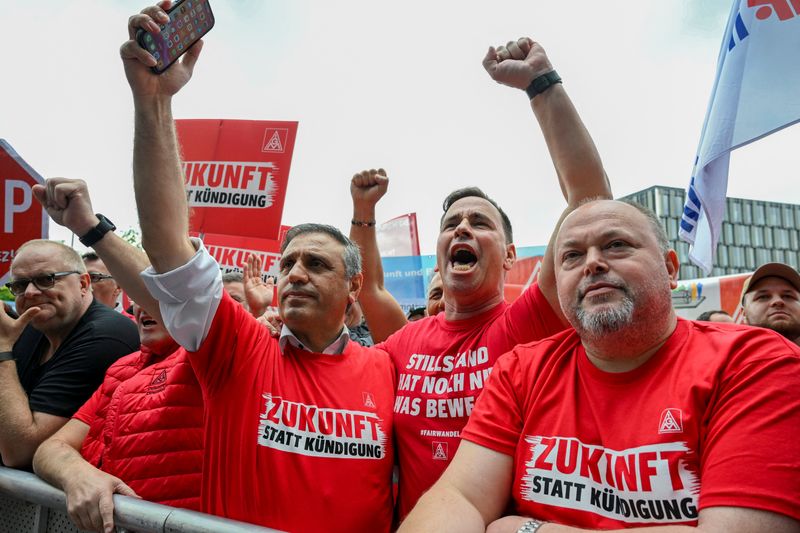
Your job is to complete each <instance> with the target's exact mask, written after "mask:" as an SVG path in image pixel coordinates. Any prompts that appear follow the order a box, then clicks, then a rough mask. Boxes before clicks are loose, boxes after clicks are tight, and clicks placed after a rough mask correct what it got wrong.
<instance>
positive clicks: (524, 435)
mask: <svg viewBox="0 0 800 533" xmlns="http://www.w3.org/2000/svg"><path fill="white" fill-rule="evenodd" d="M798 428H800V349H798V348H797V347H796V346H795V345H794V344H792V343H790V342H788V341H787V340H785V339H784V338H783V337H781V336H780V335H777V334H776V333H774V332H771V331H768V330H764V329H761V328H751V327H747V326H738V325H733V324H714V323H710V322H691V321H687V320H679V321H678V326H677V328H676V329H675V331H674V332H673V334H672V335H671V336H670V337H669V339H668V340H667V342H666V343H665V344H664V346H662V347H661V349H660V350H659V351H658V352H656V354H655V355H653V356H652V357H651V358H650V359H649V360H648V361H647V362H646V363H644V364H643V365H642V366H640V367H639V368H636V369H635V370H632V371H630V372H624V373H619V374H612V373H607V372H603V371H601V370H600V369H598V368H597V367H596V366H594V365H593V364H592V363H591V361H589V359H588V358H587V356H586V352H585V351H584V349H583V346H582V345H581V343H580V339H579V338H578V335H577V333H575V332H574V331H570V332H565V333H562V334H560V335H557V336H554V337H552V338H550V339H546V340H544V341H541V342H538V343H531V344H527V345H523V346H518V347H517V348H515V349H514V350H513V351H512V352H511V353H509V354H508V355H506V356H504V357H502V358H501V359H500V361H498V362H497V365H496V366H495V370H494V372H493V374H492V380H491V381H490V382H489V386H488V387H487V390H486V391H485V393H484V394H483V395H482V396H481V399H480V401H479V402H478V405H477V406H476V408H475V411H474V412H473V415H472V418H471V419H470V421H469V424H467V427H466V428H464V431H463V438H465V439H467V440H469V441H472V442H475V443H477V444H480V445H481V446H485V447H487V448H491V449H492V450H495V451H497V452H500V453H503V454H506V455H510V456H513V458H514V472H513V474H514V483H513V488H512V498H513V503H514V506H515V512H516V513H518V514H522V515H526V516H532V517H535V518H538V519H541V520H548V521H553V522H558V523H562V524H566V525H571V526H577V527H582V528H600V529H607V528H618V527H633V526H642V525H655V524H670V523H671V524H678V523H682V524H687V525H695V524H697V513H698V511H699V510H700V509H705V508H708V507H717V506H733V507H747V508H754V509H761V510H765V511H772V512H775V513H781V514H784V515H787V516H790V517H793V518H795V519H800V446H798V445H797V434H798Z"/></svg>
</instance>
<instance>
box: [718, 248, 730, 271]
mask: <svg viewBox="0 0 800 533" xmlns="http://www.w3.org/2000/svg"><path fill="white" fill-rule="evenodd" d="M716 264H717V265H719V266H722V267H726V266H728V265H729V263H728V247H727V246H725V245H721V246H717V260H716Z"/></svg>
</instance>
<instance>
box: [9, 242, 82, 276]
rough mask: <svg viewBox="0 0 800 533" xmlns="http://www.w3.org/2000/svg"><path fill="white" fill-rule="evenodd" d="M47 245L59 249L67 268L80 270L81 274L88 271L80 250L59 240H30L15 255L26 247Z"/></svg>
mask: <svg viewBox="0 0 800 533" xmlns="http://www.w3.org/2000/svg"><path fill="white" fill-rule="evenodd" d="M45 246H50V247H53V248H55V249H56V250H58V252H57V256H58V258H59V259H61V260H62V261H64V264H65V265H66V266H67V268H69V269H71V270H75V271H77V272H80V273H81V274H85V273H86V265H85V264H84V263H83V259H81V256H80V254H78V252H76V251H75V250H74V249H73V248H70V247H69V246H67V245H66V244H64V243H62V242H58V241H51V240H48V239H33V240H30V241H28V242H26V243H25V244H23V245H22V246H20V247H19V248H18V249H17V251H16V253H15V256H16V255H19V253H20V252H21V251H23V250H24V249H25V248H39V247H45ZM12 266H13V264H12Z"/></svg>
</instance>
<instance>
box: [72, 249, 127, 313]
mask: <svg viewBox="0 0 800 533" xmlns="http://www.w3.org/2000/svg"><path fill="white" fill-rule="evenodd" d="M81 259H83V264H84V265H86V271H87V272H88V273H89V279H90V280H91V281H92V295H94V299H95V300H97V301H98V302H100V303H101V304H104V305H107V306H108V307H110V308H111V309H114V310H116V311H122V309H121V306H120V304H119V295H120V294H122V288H121V287H120V286H119V283H117V281H116V280H115V279H114V276H112V275H111V273H109V271H108V268H106V265H105V263H103V260H102V259H100V258H99V257H98V256H97V254H96V253H94V252H86V253H85V254H83V255H82V256H81Z"/></svg>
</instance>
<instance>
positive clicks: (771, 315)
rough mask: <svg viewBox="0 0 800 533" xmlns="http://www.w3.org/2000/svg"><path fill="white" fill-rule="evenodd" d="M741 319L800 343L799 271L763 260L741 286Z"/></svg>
mask: <svg viewBox="0 0 800 533" xmlns="http://www.w3.org/2000/svg"><path fill="white" fill-rule="evenodd" d="M742 308H743V310H744V317H745V323H746V324H749V325H751V326H759V327H762V328H767V329H771V330H773V331H776V332H778V333H780V334H781V335H783V336H784V337H786V338H787V339H789V340H790V341H792V342H793V343H795V344H799V345H800V274H798V273H797V271H796V270H795V269H794V268H792V267H790V266H789V265H785V264H783V263H767V264H765V265H761V266H760V267H758V268H757V269H756V271H755V272H753V275H752V276H750V277H749V278H748V279H747V281H745V284H744V289H742Z"/></svg>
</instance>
